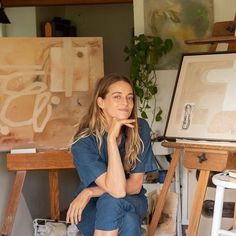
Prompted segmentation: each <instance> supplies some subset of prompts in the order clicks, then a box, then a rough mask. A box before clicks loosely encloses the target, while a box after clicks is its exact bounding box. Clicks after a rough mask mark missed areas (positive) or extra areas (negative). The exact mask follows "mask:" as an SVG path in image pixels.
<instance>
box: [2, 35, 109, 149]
mask: <svg viewBox="0 0 236 236" xmlns="http://www.w3.org/2000/svg"><path fill="white" fill-rule="evenodd" d="M0 51H1V54H0V151H7V150H10V149H12V148H27V147H36V148H38V149H64V148H68V147H69V145H70V143H71V141H72V139H73V136H74V133H75V132H76V127H75V126H76V124H77V123H78V122H79V120H80V119H81V117H82V115H83V114H84V113H85V112H86V110H87V108H88V105H89V103H90V99H91V92H92V90H93V88H94V86H95V83H96V81H97V80H98V79H99V78H101V77H102V76H103V74H104V71H103V46H102V38H92V37H91V38H0Z"/></svg>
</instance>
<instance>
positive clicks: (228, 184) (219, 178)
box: [211, 173, 236, 236]
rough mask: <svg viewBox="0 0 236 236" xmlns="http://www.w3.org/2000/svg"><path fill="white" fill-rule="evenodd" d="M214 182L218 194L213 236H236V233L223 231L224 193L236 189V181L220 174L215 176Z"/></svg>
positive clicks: (216, 195) (224, 174)
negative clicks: (226, 189)
mask: <svg viewBox="0 0 236 236" xmlns="http://www.w3.org/2000/svg"><path fill="white" fill-rule="evenodd" d="M212 182H213V183H214V184H215V185H216V194H215V204H214V213H213V221H212V230H211V236H220V235H229V236H236V231H235V232H233V231H229V230H224V229H221V219H222V211H223V203H224V191H225V188H228V189H236V179H235V178H232V177H230V176H229V175H228V174H226V173H220V174H216V175H214V176H213V178H212Z"/></svg>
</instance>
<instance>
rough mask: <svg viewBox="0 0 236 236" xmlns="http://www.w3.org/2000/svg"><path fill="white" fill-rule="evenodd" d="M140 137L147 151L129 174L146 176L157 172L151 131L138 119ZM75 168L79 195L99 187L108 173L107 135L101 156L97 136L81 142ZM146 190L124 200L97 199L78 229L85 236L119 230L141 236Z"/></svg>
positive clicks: (123, 235) (76, 147)
mask: <svg viewBox="0 0 236 236" xmlns="http://www.w3.org/2000/svg"><path fill="white" fill-rule="evenodd" d="M138 125H139V134H140V137H141V139H142V141H143V146H144V150H143V152H142V153H141V154H140V155H139V160H140V161H137V164H136V167H135V168H134V169H133V170H131V171H130V173H127V178H128V177H129V174H132V173H147V172H150V171H154V170H156V169H157V166H156V162H155V159H154V154H153V152H152V147H151V140H150V128H149V126H148V123H147V122H146V121H145V120H143V119H138ZM125 129H126V127H123V129H122V139H121V143H120V145H119V152H120V156H121V158H122V159H123V158H124V155H125V137H126V136H125ZM71 151H72V154H73V156H74V164H75V167H76V169H77V172H78V174H79V176H80V180H81V183H80V186H79V189H78V191H77V192H76V195H77V194H79V193H80V192H81V191H82V190H83V189H84V188H88V187H93V186H96V184H95V182H94V181H95V180H96V179H97V177H99V176H100V175H102V174H103V173H104V172H106V170H107V163H108V153H107V133H105V134H104V136H103V143H102V146H101V150H100V153H99V150H98V147H97V140H96V136H95V135H91V136H89V137H86V138H82V139H80V140H78V141H77V142H76V143H74V144H73V146H72V148H71ZM145 193H146V190H145V189H144V188H142V190H141V191H140V193H139V194H135V195H126V196H125V197H124V198H114V197H112V196H111V195H109V194H108V193H104V194H103V195H102V196H100V197H95V198H92V199H91V200H90V202H89V203H88V204H87V206H86V207H85V209H84V211H83V213H82V219H81V222H80V223H79V224H78V225H77V227H78V228H79V230H80V231H81V232H82V233H83V235H85V236H92V235H93V233H94V230H95V229H99V230H105V231H111V230H115V229H117V228H118V231H119V235H120V236H139V235H141V222H142V220H143V218H144V217H145V215H146V212H147V207H148V206H147V199H146V196H145Z"/></svg>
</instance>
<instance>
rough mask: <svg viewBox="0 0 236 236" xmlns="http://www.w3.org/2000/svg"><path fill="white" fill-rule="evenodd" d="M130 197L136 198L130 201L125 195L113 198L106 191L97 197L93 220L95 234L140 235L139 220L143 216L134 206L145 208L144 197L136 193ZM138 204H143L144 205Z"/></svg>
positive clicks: (102, 235)
mask: <svg viewBox="0 0 236 236" xmlns="http://www.w3.org/2000/svg"><path fill="white" fill-rule="evenodd" d="M130 197H131V198H134V199H136V200H135V201H133V202H130V201H127V200H126V197H125V198H114V197H112V196H110V195H109V194H108V193H105V194H103V195H102V196H101V197H100V198H99V200H98V201H97V213H96V221H95V229H96V230H95V232H96V233H95V235H96V236H100V235H101V236H105V235H107V236H108V235H109V236H110V235H112V236H113V235H118V233H119V235H120V236H126V235H127V236H139V235H141V220H142V218H143V216H142V215H140V212H139V210H136V206H137V208H145V209H146V208H147V207H146V199H145V198H140V197H139V196H138V195H135V196H130ZM130 197H129V198H130ZM132 203H134V204H132ZM140 204H144V206H142V205H140ZM145 212H146V211H145ZM144 215H145V214H144ZM98 233H99V234H98ZM103 233H104V234H103ZM106 233H108V234H106Z"/></svg>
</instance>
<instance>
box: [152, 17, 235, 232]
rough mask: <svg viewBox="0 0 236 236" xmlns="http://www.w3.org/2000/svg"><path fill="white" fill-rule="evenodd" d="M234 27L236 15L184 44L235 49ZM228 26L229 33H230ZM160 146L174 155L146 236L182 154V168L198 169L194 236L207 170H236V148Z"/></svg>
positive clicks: (191, 229)
mask: <svg viewBox="0 0 236 236" xmlns="http://www.w3.org/2000/svg"><path fill="white" fill-rule="evenodd" d="M235 26H236V15H235V19H234V21H226V22H217V23H215V24H214V28H213V33H212V37H211V38H209V39H202V40H187V41H186V43H187V44H211V46H210V49H209V51H211V52H213V51H215V50H216V48H217V45H218V43H228V51H232V50H236V36H235V35H234V32H235V28H234V27H235ZM230 27H231V29H232V30H230ZM163 146H164V147H170V148H175V152H174V154H173V156H172V160H171V163H170V166H169V169H168V172H167V176H166V179H165V182H164V185H163V188H162V190H161V192H160V195H159V198H158V199H157V201H156V206H155V211H154V214H153V216H152V221H151V223H150V225H149V227H148V236H154V234H155V230H156V227H157V225H158V222H159V220H160V217H161V213H162V210H163V207H164V203H165V199H166V196H167V192H168V190H169V188H170V184H171V181H172V179H173V176H174V173H175V169H176V166H177V164H178V162H179V159H180V156H181V153H182V152H184V154H185V155H184V166H185V167H186V168H189V169H199V170H200V175H199V180H198V184H197V189H196V193H195V199H194V201H193V203H192V209H191V215H190V219H189V226H188V232H187V235H188V236H196V235H197V231H198V226H199V222H200V217H201V211H202V206H203V201H204V197H205V193H206V189H207V183H208V179H209V176H210V171H222V170H224V169H226V168H228V169H236V147H224V146H211V145H196V144H180V143H175V142H165V143H163ZM233 228H236V215H234V225H233Z"/></svg>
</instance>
